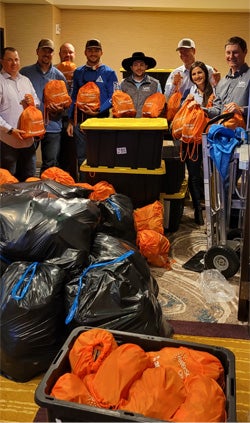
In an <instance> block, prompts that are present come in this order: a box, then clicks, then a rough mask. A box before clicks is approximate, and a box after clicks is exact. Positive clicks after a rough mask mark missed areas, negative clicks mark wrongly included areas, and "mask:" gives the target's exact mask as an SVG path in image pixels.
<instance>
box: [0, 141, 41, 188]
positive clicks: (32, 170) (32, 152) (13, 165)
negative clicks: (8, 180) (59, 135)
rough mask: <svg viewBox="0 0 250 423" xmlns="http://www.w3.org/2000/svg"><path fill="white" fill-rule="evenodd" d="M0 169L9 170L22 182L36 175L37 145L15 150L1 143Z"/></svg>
mask: <svg viewBox="0 0 250 423" xmlns="http://www.w3.org/2000/svg"><path fill="white" fill-rule="evenodd" d="M0 167H2V168H3V169H7V170H8V171H9V172H10V173H11V174H12V175H13V176H15V177H16V178H17V179H18V180H19V181H20V182H24V181H25V180H26V179H27V178H29V177H31V176H35V174H36V149H35V145H34V144H33V145H31V146H30V147H27V148H13V147H11V146H10V145H7V144H5V143H4V142H2V141H0Z"/></svg>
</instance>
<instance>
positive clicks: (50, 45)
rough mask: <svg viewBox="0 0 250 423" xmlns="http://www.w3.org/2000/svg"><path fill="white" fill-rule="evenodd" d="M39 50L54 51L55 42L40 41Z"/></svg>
mask: <svg viewBox="0 0 250 423" xmlns="http://www.w3.org/2000/svg"><path fill="white" fill-rule="evenodd" d="M37 48H50V49H51V50H52V51H54V50H55V47H54V42H53V41H52V40H50V39H49V38H44V39H42V40H41V41H39V43H38V46H37Z"/></svg>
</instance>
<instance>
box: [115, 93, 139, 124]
mask: <svg viewBox="0 0 250 423" xmlns="http://www.w3.org/2000/svg"><path fill="white" fill-rule="evenodd" d="M112 115H113V117H114V118H122V117H135V116H136V110H135V106H134V103H133V100H132V98H131V97H130V95H129V94H127V93H125V92H124V91H122V90H115V91H114V93H113V95H112Z"/></svg>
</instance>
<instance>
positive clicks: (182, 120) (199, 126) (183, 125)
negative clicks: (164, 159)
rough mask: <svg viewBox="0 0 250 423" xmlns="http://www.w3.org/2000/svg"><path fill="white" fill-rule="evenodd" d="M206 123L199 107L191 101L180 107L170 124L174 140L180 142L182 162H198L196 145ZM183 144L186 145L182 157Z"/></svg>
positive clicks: (202, 111) (200, 138)
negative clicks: (189, 160)
mask: <svg viewBox="0 0 250 423" xmlns="http://www.w3.org/2000/svg"><path fill="white" fill-rule="evenodd" d="M207 122H208V118H207V117H206V115H205V112H204V110H203V109H202V108H201V106H200V105H199V104H197V103H195V102H194V101H193V100H192V99H187V100H185V101H184V103H183V105H182V107H181V108H180V109H179V111H178V112H177V113H176V115H175V117H174V119H173V122H172V127H171V128H172V135H173V138H174V139H175V140H180V141H182V142H181V145H180V158H181V161H182V162H184V161H185V160H186V158H187V157H188V158H189V159H191V160H193V161H196V160H198V145H199V144H201V142H202V133H203V131H204V128H205V126H206V124H207ZM183 143H185V144H187V148H186V151H185V153H184V155H183Z"/></svg>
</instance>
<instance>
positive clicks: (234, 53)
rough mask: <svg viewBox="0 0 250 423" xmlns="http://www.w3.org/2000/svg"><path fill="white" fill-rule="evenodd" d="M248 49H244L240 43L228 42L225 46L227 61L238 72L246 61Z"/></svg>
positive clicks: (233, 70)
mask: <svg viewBox="0 0 250 423" xmlns="http://www.w3.org/2000/svg"><path fill="white" fill-rule="evenodd" d="M246 54H247V51H245V52H244V51H243V50H242V48H241V47H240V46H239V44H228V45H227V46H226V47H225V57H226V61H227V63H228V65H229V67H230V69H231V70H232V72H233V73H234V72H236V71H237V70H239V69H240V67H241V66H242V65H243V64H244V63H245V57H246Z"/></svg>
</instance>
